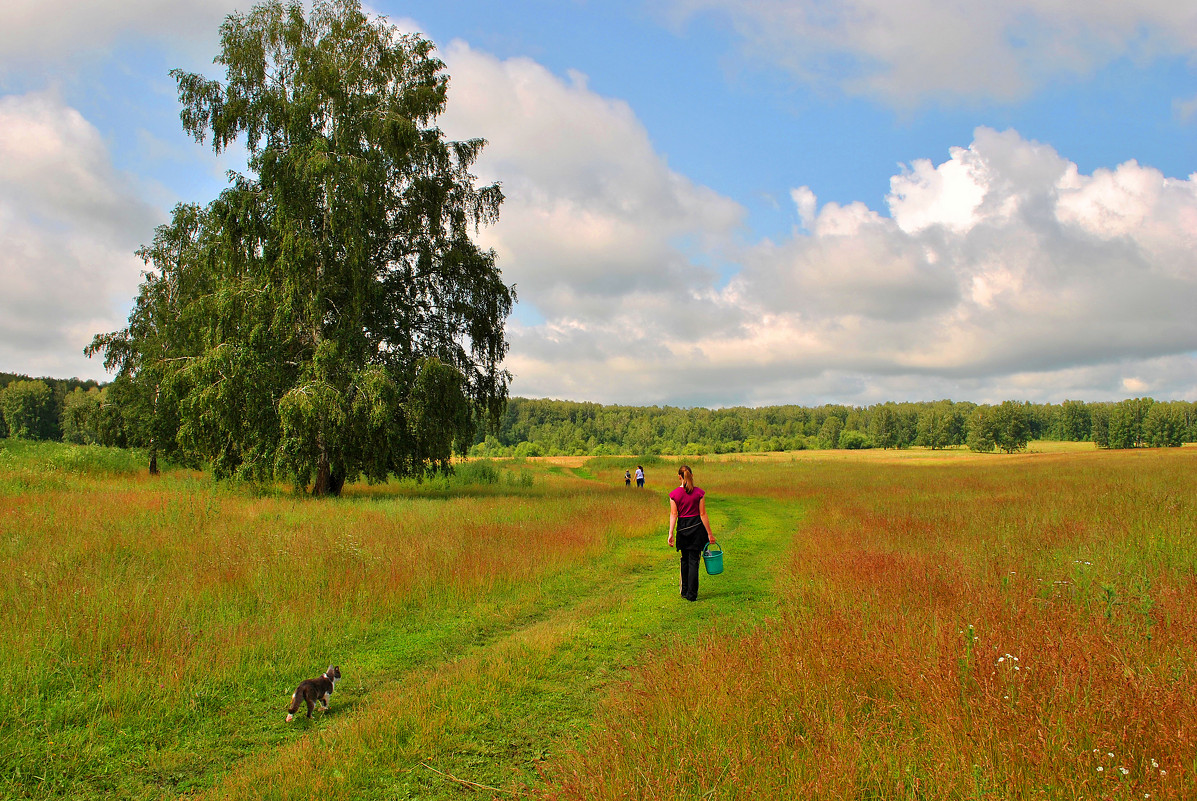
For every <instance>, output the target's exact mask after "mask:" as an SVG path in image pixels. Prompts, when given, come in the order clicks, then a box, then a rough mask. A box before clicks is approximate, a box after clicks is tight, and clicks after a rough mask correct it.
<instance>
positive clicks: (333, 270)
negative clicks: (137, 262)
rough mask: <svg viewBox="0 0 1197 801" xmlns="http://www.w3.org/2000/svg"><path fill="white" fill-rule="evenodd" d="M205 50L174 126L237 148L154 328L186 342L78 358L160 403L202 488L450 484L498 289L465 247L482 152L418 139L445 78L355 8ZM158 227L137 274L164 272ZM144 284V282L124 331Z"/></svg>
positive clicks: (310, 16) (482, 204)
mask: <svg viewBox="0 0 1197 801" xmlns="http://www.w3.org/2000/svg"><path fill="white" fill-rule="evenodd" d="M220 33H221V36H220V41H221V49H220V53H219V55H218V56H217V57H216V59H215V62H216V63H217V64H218V65H221V66H222V67H223V69H224V72H225V78H224V79H223V80H216V79H210V78H208V77H205V76H203V75H199V74H195V73H189V72H184V71H181V70H175V71H173V72H172V73H171V75H172V76H173V77H174V78H175V80H176V81H177V83H178V88H179V98H180V101H181V103H182V106H183V110H182V114H181V118H182V122H183V127H184V129H185V130H186V131H187V132H188V133H189V134H191V135H192V136H194V137H195V139H196V140H197V141H199V142H205V141H210V143H211V146H212V147H213V148H214V150H215V151H216V152H218V153H219V152H222V151H224V150H226V149H227V148H229V147H230V146H232V145H234V143H241V144H242V145H243V146H244V147H245V149H246V151H247V153H248V164H247V170H246V171H245V172H243V173H230V185H229V186H228V187H227V188H226V189H225V190H224V191H223V192H221V194H220V196H219V197H218V198H217V199H216V200H214V201H212V202H211V203H210V204H208V206H207V207H206V208H204V209H203V211H202V214H199V220H200V223H201V224H200V226H199V235H198V236H197V237H195V238H194V242H195V243H196V244H197V247H196V248H195V249H193V250H192V251H189V253H188V259H189V262H188V265H187V269H188V270H192V269H194V270H197V271H199V273H200V275H201V276H202V278H203V280H192V281H190V282H188V287H189V288H190V289H189V290H188V291H187V292H185V293H184V294H183V295H181V296H180V295H176V296H175V300H176V301H177V302H179V303H181V304H182V307H183V308H178V309H174V310H172V311H171V312H170V314H171V315H173V318H172V319H177V320H181V321H184V323H183V324H180V326H179V327H180V328H181V329H184V328H185V331H179V332H178V335H177V337H175V339H173V340H171V341H168V342H167V343H166V347H165V348H162V347H160V346H161V344H162V343H160V342H157V341H156V340H152V338H147V339H139V337H138V333H137V330H135V329H137V325H136V323H137V322H138V321H137V320H131V327H130V329H126V330H125V331H124V332H115V333H114V334H109V335H102V336H101V337H97V339H96V341H95V342H94V343H93V347H92V350H93V352H95V351H100V350H104V351H105V352H106V354H107V356H108V357H109V361H110V362H111V363H112V366H113V367H114V368H115V369H117V370H118V371H120V370H123V369H125V368H129V367H136V368H138V369H139V370H140V371H141V372H143V373H145V374H146V376H147V382H156V383H157V384H159V385H164V386H169V387H170V388H172V390H173V394H172V396H171V397H172V398H174V399H175V400H174V401H173V407H172V408H175V407H177V415H178V429H177V434H176V438H177V441H178V442H179V443H180V444H181V445H182V446H184V447H185V448H186V449H187V450H189V451H191V452H193V453H196V454H198V455H200V456H202V457H203V458H206V459H208V460H209V461H210V462H211V464H212V465H213V467H214V469H215V472H216V474H217V475H218V476H229V475H237V476H240V477H244V478H249V479H258V480H261V479H269V478H273V477H281V476H289V477H291V478H293V479H294V480H295V482H296V483H297V484H298V485H300V486H305V487H306V486H311V488H312V491H313V493H315V494H333V495H335V494H339V493H340V491H341V488H342V486H343V484H344V483H345V482H346V481H347V480H349V481H351V480H355V479H357V478H359V477H361V476H365V477H366V478H368V479H370V480H383V479H385V478H386V477H387V476H388V475H401V476H402V475H419V474H423V473H425V472H427V471H440V470H447V469H449V465H450V459H451V456H452V454H453V453H454V452H455V451H456V452H464V451H465V449H466V448H468V447H469V445H470V443H471V442H472V438H473V435H474V432H475V430H476V426H477V425H479V424H484V423H486V424H490V425H492V426H493V425H494V424H496V423H497V420H498V416H499V415H500V414H501V412H502V409H503V404H504V403H505V401H506V397H507V385H508V381H509V378H510V377H509V375H508V374H507V373H506V372H505V371H504V370H503V369H502V368H501V362H502V359H503V357H504V355H505V354H506V349H507V342H506V339H505V336H504V328H503V326H504V321H505V320H506V318H507V316H508V315H509V314H510V311H511V307H512V304H513V302H514V292H513V290H512V289H511V288H510V287H508V286H506V285H505V284H504V283H503V281H502V278H501V275H500V273H499V270H498V267H497V265H496V260H495V254H494V253H493V251H483V250H481V249H480V248H479V247H478V246H477V245H476V244H475V243H474V241H473V240H472V239H471V234H473V233H476V232H477V231H478V229H479V226H481V225H484V224H489V223H492V222H494V221H495V220H496V219H497V217H498V213H499V206H500V203H501V202H502V199H503V196H502V193H501V191H500V189H499V186H498V185H497V184H495V185H489V186H479V185H478V181H477V179H476V178H475V177H474V176H473V175H472V174H471V172H470V170H471V168H472V165H473V164H474V163H475V161H476V159H477V158H478V155H479V153H480V152H481V151H482V148H483V146H484V144H485V142H484V141H483V140H481V139H472V140H468V141H463V142H456V141H449V140H447V138H446V137H445V135H444V134H443V133H442V131H441V130H440V129H439V128H437V127H436V125H435V121H436V119H437V117H438V116H439V115H440V114H441V113H442V112H443V111H444V109H445V107H446V102H447V98H448V87H449V78H448V75H447V74H446V72H445V69H444V65H443V63H442V62H441V61H440V60H438V59H437V58H435V57H434V55H433V45H432V44H431V42H429V41H428V40H427V39H425V38H423V37H422V36H419V35H416V34H404V33H400V32H398V31H397V30H396V29H395V28H393V27H391V26H390V25H389V24H387V22H386V21H385V19H381V18H371V17H368V16H367V15H366V14H364V13H363V12H362V10H361V7H360V5H359V3H358V2H357V1H356V0H329V1H326V2H318V3H316V4H315V5H314V6H313V7H312V8H311V10H310V12H309V11H305V9H304V7H303V6H302V5H301V4H298V3H292V4H290V5H284V4H283V3H281V2H278V0H274V1H273V2H266V3H262V4H260V5H257V6H255V7H254V8H253V9H252V10H251V11H250V12H249V13H247V14H236V15H232V16H230V17H228V18H227V20H226V21H225V23H224V25H223V26H222V27H221V31H220ZM177 216H178V213H176V217H177ZM178 223H179V220H178V219H176V220H175V222H174V223H173V224H172V226H167V227H164V228H162V229H159V232H158V237H157V238H156V240H155V245H153V246H150V247H149V248H146V249H144V253H145V254H147V255H148V257H149V258H148V260H147V263H151V264H152V263H153V262H154V261H155V259H157V258H159V257H161V258H164V259H166V260H167V263H169V260H170V258H171V254H172V251H171V249H170V247H169V245H170V243H171V237H172V236H173V235H175V234H177V231H175V230H173V229H174V228H176V227H177V226H178ZM159 245H161V246H162V247H158V246H159ZM164 275H165V271H163V270H161V269H158V270H157V271H151V272H149V273H147V283H146V284H143V291H142V295H143V297H142V298H140V299H139V304H138V307H137V308H141V309H143V314H142V317H143V318H145V317H150V316H152V315H150V314H147V313H144V308H143V307H147V306H148V307H154V306H155V304H157V303H158V301H157V300H156V299H155V298H154V297H146V295H147V292H148V291H151V290H152V291H154V292H157V293H158V294H159V295H160V294H161V292H162V289H163V287H162V285H161V281H162V278H163V276H164ZM158 311H163V310H162V309H160V308H159V309H158ZM151 345H152V346H153V348H154V349H153V352H148V351H147V346H151ZM106 346H109V347H107V348H106ZM112 346H115V347H116V348H117V349H116V350H113V349H112ZM114 355H115V356H116V358H113V356H114ZM147 392H149V390H148V388H147ZM150 394H152V393H150ZM147 397H148V395H147Z"/></svg>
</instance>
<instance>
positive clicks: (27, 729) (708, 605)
mask: <svg viewBox="0 0 1197 801" xmlns="http://www.w3.org/2000/svg"><path fill="white" fill-rule="evenodd" d="M0 442H2V441H0ZM1195 455H1197V453H1195V452H1194V451H1193V450H1192V449H1180V450H1174V451H1167V452H1142V453H1129V454H1115V453H1108V452H1097V451H1093V450H1088V451H1077V450H1064V451H1059V450H1055V451H1053V452H1050V453H1048V452H1045V453H1030V454H1024V455H1016V456H1012V457H1004V456H1003V457H994V456H990V455H982V456H978V455H974V454H970V453H968V452H955V451H954V452H950V453H940V452H937V453H932V452H929V451H927V452H923V451H918V452H903V453H893V452H890V453H881V452H873V453H862V454H843V453H822V454H819V453H815V454H811V453H807V452H803V453H799V454H770V455H768V456H761V457H748V456H744V455H729V456H727V457H724V458H722V459H714V458H712V459H706V460H700V459H690V460H687V461H688V462H689V463H690V464H691V465H692V466H693V467H694V469H695V472H696V476H697V479H698V482H699V484H700V485H702V486H704V487H705V488H706V489H707V490H708V492H709V495H708V506H709V510H710V514H711V518H712V525H713V528H714V530H715V533H716V536H717V538H718V540H719V542H720V545H721V546H722V548H723V550H724V561H725V565H726V570H725V572H724V573H723V574H721V575H719V576H713V577H712V576H706V575H704V576H703V577H702V580H701V588H700V594H699V602H698V603H694V604H690V603H687V602H685V601H683V600H681V599H680V598H679V597H678V591H677V556H676V553H675V552H674V551H672V550H671V549H669V548H668V547H667V546H666V543H665V534H666V527H667V513H668V505H667V503H666V501H665V497H664V494H665V491H666V490H667V489H668V488H670V487H671V486H672V482H671V481H665V478H666V477H670V478H671V477H672V472H673V470H675V469H676V468H675V466H674V464H673V462H671V461H668V460H659V461H657V462H655V463H653V465H652V469H651V470H650V473H649V477H650V482H649V486H648V488H647V489H646V490H645V491H643V492H641V491H636V492H629V491H627V490H625V488H624V486H623V480H622V479H623V470H624V469H625V468H626V462H627V460H626V459H623V458H598V459H589V460H577V459H574V460H557V461H553V460H510V461H505V460H494V461H491V460H477V461H473V462H470V463H467V464H466V465H464V466H463V468H462V469H460V470H459V471H458V473H457V474H456V475H455V476H453V477H451V478H438V479H434V480H431V481H425V482H421V483H416V482H393V483H390V484H386V485H379V486H373V487H369V486H360V487H358V486H355V487H351V488H349V490H348V492H347V494H346V497H344V498H341V499H337V500H333V501H328V500H324V501H317V500H312V499H308V498H303V497H295V496H293V495H292V494H291V493H290V492H289V491H288V490H286V489H285V488H269V491H266V492H263V491H254V492H250V491H249V489H248V488H236V487H232V488H230V487H217V486H214V485H213V484H211V482H210V481H209V479H207V478H206V477H205V476H202V475H200V474H197V473H193V472H189V471H170V472H167V473H166V474H164V475H162V476H160V477H158V478H156V479H151V478H149V477H147V476H145V475H144V473H143V472H142V469H141V467H140V465H139V464H138V463H137V460H136V458H135V457H130V456H128V455H125V454H122V453H120V452H106V451H102V450H99V449H96V450H89V449H70V448H66V447H64V446H49V445H44V444H43V445H29V444H17V445H15V446H14V447H8V446H7V445H5V447H3V448H2V449H0V625H3V626H4V629H5V631H6V638H5V639H4V640H3V641H0V659H3V661H4V663H5V664H8V665H13V666H19V669H16V670H10V671H7V672H6V673H5V674H4V675H3V676H0V796H2V797H5V798H110V797H123V798H174V797H178V796H181V795H188V796H210V797H213V798H220V799H226V798H310V797H321V798H345V799H351V798H352V799H357V798H364V799H394V798H431V799H438V798H446V799H448V798H460V797H463V796H475V795H481V797H491V796H498V795H523V796H544V797H552V798H558V797H560V798H588V799H589V798H618V797H646V798H647V797H662V798H664V797H671V798H678V797H695V798H699V797H704V796H709V797H719V798H737V797H738V798H760V797H798V796H810V797H862V798H864V797H869V798H920V797H924V798H963V797H983V796H984V794H985V793H991V794H995V795H997V796H1001V797H1039V796H1038V792H1039V790H1041V789H1044V790H1046V792H1047V795H1048V796H1056V797H1060V796H1064V797H1076V796H1078V795H1081V794H1084V795H1087V796H1097V797H1107V796H1111V797H1123V796H1125V797H1131V796H1132V793H1131V791H1132V790H1133V791H1134V792H1135V793H1137V795H1134V797H1142V793H1143V792H1150V793H1152V797H1169V795H1170V794H1172V795H1176V793H1177V791H1178V788H1182V787H1184V786H1187V784H1186V780H1187V777H1189V776H1190V775H1191V771H1192V769H1193V765H1192V761H1193V759H1194V757H1195V756H1197V749H1195V746H1194V740H1193V738H1192V736H1191V735H1190V734H1188V732H1190V731H1192V730H1195V729H1197V705H1194V704H1192V703H1191V699H1189V700H1185V699H1186V698H1189V697H1188V696H1187V695H1186V694H1185V690H1184V688H1185V687H1187V686H1191V685H1192V679H1193V671H1192V667H1191V665H1192V664H1193V663H1194V662H1197V635H1194V634H1193V632H1194V631H1197V626H1195V625H1194V622H1195V621H1194V618H1193V613H1192V612H1191V611H1190V610H1191V609H1194V608H1197V603H1194V601H1197V598H1194V595H1197V579H1195V578H1194V577H1195V576H1197V537H1194V533H1193V532H1194V527H1195V523H1197V517H1195V515H1197V509H1195V507H1194V504H1193V497H1194V495H1193V492H1192V490H1193V484H1192V475H1193V468H1194V464H1193V457H1194V456H1195ZM969 626H972V627H973V628H972V629H971V630H972V631H975V632H976V636H977V637H978V638H979V639H978V640H977V641H976V643H975V644H973V642H972V641H968V642H966V641H965V639H964V638H963V635H962V634H961V632H963V631H965V630H966V629H968V627H969ZM995 649H998V650H995ZM1003 653H1010V654H1016V655H1019V656H1020V657H1021V658H1022V659H1023V660H1024V662H1023V664H1025V665H1027V666H1028V669H1029V672H1028V673H1026V674H1023V673H1019V674H1015V673H1014V672H1012V671H1010V670H1009V668H1008V665H1007V663H1006V662H998V661H997V658H998V657H999V656H1001V655H1002V654H1003ZM330 663H336V664H338V665H340V666H341V669H342V672H343V674H344V679H343V680H342V682H341V683H340V685H339V686H338V690H337V693H336V695H335V696H334V698H333V702H332V711H331V712H330V713H328V714H327V715H320V714H318V715H317V716H316V718H315V719H314V720H313V721H310V722H309V721H307V720H306V719H304V718H300V719H298V720H297V721H295V722H293V723H292V724H289V725H287V724H284V723H283V716H284V714H285V710H284V707H285V705H286V703H287V701H288V697H289V695H290V692H291V691H292V690H293V689H294V686H295V684H296V683H297V682H298V681H299V680H300V679H302V678H306V677H309V676H314V675H317V674H318V673H319V672H320V671H322V670H323V669H324V668H325V667H326V666H327V665H328V664H330ZM999 666H1001V670H1003V671H1006V672H1004V673H1002V675H1001V676H999V675H998V670H997V669H998V667H999ZM987 671H988V672H987ZM1028 675H1029V676H1031V677H1032V679H1033V680H1024V677H1026V676H1028ZM1039 677H1043V678H1042V679H1040V678H1039ZM1005 696H1008V698H1006V697H1005ZM1093 748H1100V749H1108V750H1103V751H1101V753H1102V754H1105V753H1108V752H1113V753H1115V754H1116V755H1117V759H1116V760H1113V761H1111V760H1109V759H1106V758H1104V757H1103V759H1106V762H1108V763H1109V764H1105V763H1102V765H1101V766H1102V767H1103V768H1104V769H1105V770H1111V771H1114V770H1116V769H1117V768H1118V767H1121V766H1123V765H1126V766H1129V767H1128V770H1133V773H1132V774H1129V775H1130V776H1131V778H1128V779H1126V780H1125V781H1124V782H1123V783H1122V784H1118V785H1115V784H1111V783H1105V784H1097V783H1095V782H1096V781H1097V780H1096V779H1095V778H1094V777H1096V776H1098V773H1097V772H1096V767H1097V766H1098V763H1097V762H1094V760H1095V759H1096V757H1095V756H1093V755H1094V754H1095V753H1097V752H1094V751H1092V749H1093ZM1032 753H1033V754H1035V755H1036V756H1034V757H1033V758H1032V757H1029V756H1027V754H1032ZM1153 759H1155V760H1158V761H1160V762H1161V763H1162V764H1166V765H1167V768H1166V769H1167V770H1168V771H1169V774H1168V775H1167V777H1164V776H1162V775H1161V774H1159V773H1158V769H1157V772H1156V773H1155V774H1151V770H1152V769H1151V761H1152V760H1153ZM1118 760H1122V762H1119V761H1118ZM1116 763H1117V764H1116ZM1104 775H1105V774H1104V771H1103V776H1104ZM485 788H497V789H485ZM712 793H713V795H710V794H712Z"/></svg>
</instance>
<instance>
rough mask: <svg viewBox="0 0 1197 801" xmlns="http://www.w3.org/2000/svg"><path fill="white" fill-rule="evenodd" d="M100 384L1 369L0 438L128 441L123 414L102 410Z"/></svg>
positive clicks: (102, 391)
mask: <svg viewBox="0 0 1197 801" xmlns="http://www.w3.org/2000/svg"><path fill="white" fill-rule="evenodd" d="M104 395H105V390H104V389H103V388H101V386H100V384H99V382H97V381H92V380H90V379H89V380H87V381H82V380H80V379H78V378H30V377H29V376H27V375H20V374H17V373H0V437H17V438H19V439H51V440H65V441H67V442H77V443H81V444H86V443H103V444H106V445H121V446H123V445H124V444H125V437H124V432H123V425H122V422H121V419H120V413H119V411H118V410H117V409H115V408H109V409H106V410H102V409H101V407H102V405H103V399H104Z"/></svg>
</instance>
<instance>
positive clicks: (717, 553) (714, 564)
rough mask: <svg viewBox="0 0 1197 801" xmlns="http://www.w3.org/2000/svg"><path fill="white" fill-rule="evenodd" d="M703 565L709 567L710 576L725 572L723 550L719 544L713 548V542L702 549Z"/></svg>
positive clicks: (708, 573)
mask: <svg viewBox="0 0 1197 801" xmlns="http://www.w3.org/2000/svg"><path fill="white" fill-rule="evenodd" d="M702 565H703V567H705V568H706V569H707V575H708V576H715V575H718V574H719V573H722V572H723V551H721V550H719V548H718V546H716V547H715V550H713V551H712V550H711V544H710V543H707V546H706V547H705V548H703V549H702Z"/></svg>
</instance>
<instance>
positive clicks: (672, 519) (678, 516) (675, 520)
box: [667, 465, 715, 601]
mask: <svg viewBox="0 0 1197 801" xmlns="http://www.w3.org/2000/svg"><path fill="white" fill-rule="evenodd" d="M677 474H678V478H680V479H681V480H682V485H681V486H680V487H678V488H677V489H675V490H674V491H673V492H671V493H669V537H668V540H667V541H668V542H669V545H670V547H675V546H674V543H675V542H676V547H677V549H678V551H679V552H680V553H681V568H682V581H681V588H682V597H683V598H685V599H686V600H687V601H697V600H698V563H699V562H700V561H702V549H703V548H704V547H705V546H706V544H707V543H708V542H712V543H713V542H715V536H714V535H713V534H712V533H711V521H710V520H709V519H708V518H707V502H706V500H705V497H704V496H706V493H705V492H703V490H702V489H701V488H700V487H696V486H694V474H693V473H692V472H690V467H689V465H682V466H681V467H680V468H678V471H677ZM675 534H676V535H677V536H676V537H675V536H674V535H675Z"/></svg>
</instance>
